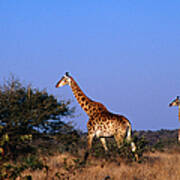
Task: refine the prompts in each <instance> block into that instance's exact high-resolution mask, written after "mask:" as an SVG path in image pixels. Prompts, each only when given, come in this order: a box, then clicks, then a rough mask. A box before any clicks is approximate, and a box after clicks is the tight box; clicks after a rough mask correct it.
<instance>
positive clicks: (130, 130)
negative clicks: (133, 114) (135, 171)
mask: <svg viewBox="0 0 180 180" xmlns="http://www.w3.org/2000/svg"><path fill="white" fill-rule="evenodd" d="M126 139H127V141H128V142H129V143H131V149H132V152H133V153H135V152H136V149H137V148H136V145H135V143H134V142H133V141H132V128H131V125H130V124H129V126H128V128H127V136H126Z"/></svg>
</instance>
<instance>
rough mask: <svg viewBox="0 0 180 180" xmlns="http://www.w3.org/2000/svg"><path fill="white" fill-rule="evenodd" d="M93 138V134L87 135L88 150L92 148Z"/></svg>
mask: <svg viewBox="0 0 180 180" xmlns="http://www.w3.org/2000/svg"><path fill="white" fill-rule="evenodd" d="M93 138H94V135H93V134H88V136H87V143H88V151H90V150H91V147H92V141H93Z"/></svg>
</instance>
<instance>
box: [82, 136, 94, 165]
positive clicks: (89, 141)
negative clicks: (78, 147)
mask: <svg viewBox="0 0 180 180" xmlns="http://www.w3.org/2000/svg"><path fill="white" fill-rule="evenodd" d="M93 138H94V134H90V133H88V136H87V151H86V153H85V155H84V162H86V160H87V158H88V156H89V152H90V150H91V147H92V141H93Z"/></svg>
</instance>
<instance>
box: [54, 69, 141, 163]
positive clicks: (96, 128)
mask: <svg viewBox="0 0 180 180" xmlns="http://www.w3.org/2000/svg"><path fill="white" fill-rule="evenodd" d="M65 85H69V86H70V87H71V89H72V92H73V94H74V96H75V98H76V99H77V101H78V103H79V104H80V106H81V108H82V109H83V110H84V111H85V112H86V114H87V115H88V116H89V121H88V123H87V129H88V135H87V145H88V147H87V153H89V152H90V149H91V147H92V141H93V138H94V137H95V136H96V137H97V138H100V141H101V143H102V145H103V147H104V150H105V151H108V148H107V146H106V139H105V138H107V137H114V138H115V141H116V143H117V146H118V148H120V147H121V145H122V143H123V140H124V139H125V138H126V139H127V141H128V142H129V143H130V144H131V150H132V152H133V154H134V155H135V158H136V160H138V155H137V153H136V146H135V143H134V142H133V141H132V140H131V132H132V129H131V123H130V122H129V120H128V119H127V118H126V117H124V116H122V115H118V114H113V113H111V112H109V111H108V110H107V108H106V107H105V106H104V105H103V104H101V103H99V102H95V101H93V100H91V99H90V98H89V97H87V96H86V95H85V94H84V92H83V91H82V90H81V89H80V87H79V86H78V84H77V83H76V81H75V80H74V79H73V77H72V76H70V75H69V73H67V72H66V74H65V75H64V76H63V77H62V78H61V79H60V80H59V81H58V82H57V84H56V88H59V87H62V86H65Z"/></svg>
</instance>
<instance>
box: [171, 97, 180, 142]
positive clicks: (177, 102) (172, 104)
mask: <svg viewBox="0 0 180 180" xmlns="http://www.w3.org/2000/svg"><path fill="white" fill-rule="evenodd" d="M169 106H170V107H172V106H178V108H179V121H180V99H179V96H177V97H176V99H174V100H173V101H172V102H171V103H170V104H169ZM178 141H179V142H180V129H178Z"/></svg>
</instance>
